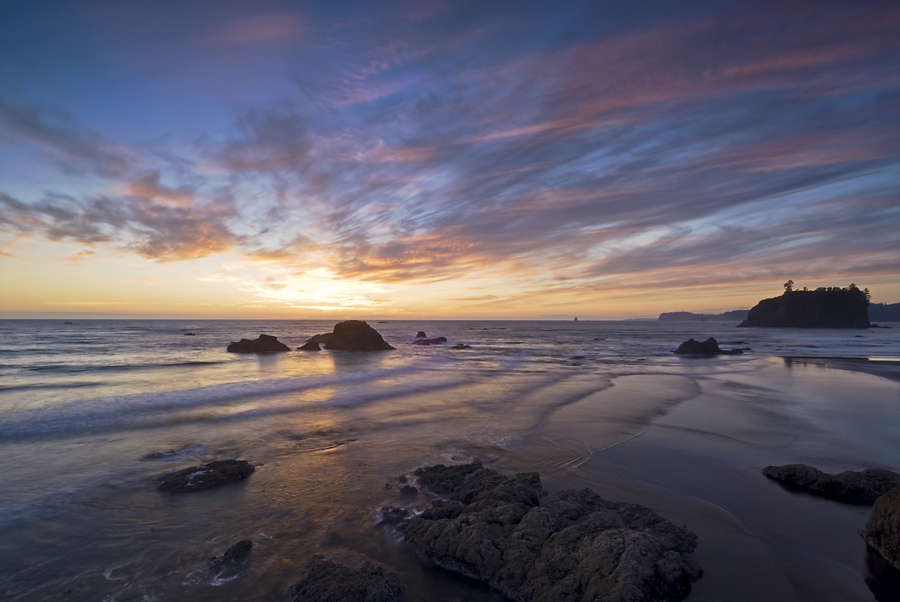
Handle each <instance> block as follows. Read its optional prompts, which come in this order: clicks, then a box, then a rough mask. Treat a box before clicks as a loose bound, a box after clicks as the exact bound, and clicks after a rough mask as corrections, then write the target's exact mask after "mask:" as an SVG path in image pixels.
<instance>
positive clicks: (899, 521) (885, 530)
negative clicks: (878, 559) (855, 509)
mask: <svg viewBox="0 0 900 602" xmlns="http://www.w3.org/2000/svg"><path fill="white" fill-rule="evenodd" d="M862 536H863V539H865V540H866V543H868V544H869V545H870V546H872V547H873V548H874V549H875V550H877V551H878V553H879V554H881V555H882V556H883V557H884V559H885V560H887V561H888V562H890V563H891V564H892V565H894V567H895V568H897V569H900V485H898V486H896V487H894V488H893V489H891V490H890V491H888V492H887V493H885V494H884V495H882V496H881V497H880V498H878V499H877V500H876V501H875V505H874V506H872V514H871V515H869V522H868V523H866V530H865V531H863V532H862Z"/></svg>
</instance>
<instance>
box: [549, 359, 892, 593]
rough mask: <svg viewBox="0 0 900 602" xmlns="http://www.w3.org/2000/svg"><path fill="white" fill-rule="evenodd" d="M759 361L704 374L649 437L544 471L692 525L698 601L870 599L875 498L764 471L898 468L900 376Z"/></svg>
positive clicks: (564, 483)
mask: <svg viewBox="0 0 900 602" xmlns="http://www.w3.org/2000/svg"><path fill="white" fill-rule="evenodd" d="M754 364H755V367H756V368H757V370H755V371H752V372H748V371H734V372H727V373H724V374H723V373H718V374H717V373H714V372H712V371H711V372H710V374H708V375H707V376H698V377H697V378H696V382H697V384H698V385H699V386H700V388H701V389H702V392H701V393H700V394H699V395H695V396H691V397H689V398H687V399H686V400H685V401H683V402H682V403H680V404H678V405H677V406H675V407H673V408H671V411H669V412H668V413H665V414H664V415H661V416H660V417H658V418H656V419H655V420H653V422H652V424H650V425H649V426H648V427H647V428H646V429H645V430H644V431H643V432H642V434H641V435H640V436H638V437H636V438H631V439H627V438H626V439H625V440H623V442H622V443H621V444H619V445H616V446H613V447H610V448H608V449H605V450H603V451H600V452H598V453H595V454H593V455H592V456H590V458H589V459H584V458H582V459H579V460H578V461H577V462H574V463H573V464H574V466H576V467H577V468H571V467H568V466H563V467H561V470H559V471H557V472H555V473H553V472H551V471H550V470H546V471H542V474H545V481H546V482H548V484H550V486H551V487H571V486H573V484H580V485H583V486H589V487H592V488H594V489H596V490H597V491H598V492H600V493H601V495H605V496H608V497H610V498H612V499H627V500H633V501H636V502H639V503H642V504H646V505H649V506H650V507H653V508H654V509H656V510H657V511H659V512H660V513H661V514H663V515H664V516H666V517H667V518H669V519H670V520H673V521H674V522H676V523H677V524H681V523H684V524H686V525H688V527H689V528H691V529H692V530H693V531H694V532H696V533H697V534H698V536H699V538H700V545H699V548H698V551H697V558H698V560H699V561H700V563H701V565H702V566H703V567H704V568H705V569H706V574H705V575H704V577H703V579H701V580H700V582H698V583H697V584H695V586H694V592H693V593H692V596H691V599H692V600H694V599H696V600H723V599H728V600H730V601H733V602H740V601H744V600H746V601H747V602H750V601H758V600H779V601H780V600H805V599H808V596H809V595H813V593H814V594H815V596H816V599H817V600H824V601H834V602H839V601H840V602H844V601H848V600H859V601H863V600H871V599H872V598H871V596H872V593H871V592H870V590H869V588H867V587H866V583H865V582H864V581H863V580H862V579H861V578H860V575H861V574H863V575H864V574H866V571H867V570H868V569H867V568H866V545H865V543H864V542H863V541H862V539H861V538H859V537H858V535H857V531H858V530H859V529H862V528H863V527H864V525H865V522H866V520H867V518H868V512H869V509H868V507H861V506H853V505H848V504H841V503H838V502H833V501H830V500H825V499H821V498H817V497H813V496H810V495H805V494H796V493H791V492H788V491H786V490H784V489H783V488H781V487H779V486H778V485H777V484H775V483H774V482H771V481H769V480H767V479H766V478H765V477H763V476H762V474H761V472H760V471H761V469H762V468H763V467H764V466H766V465H769V464H789V463H798V462H799V463H805V464H809V465H812V466H816V467H818V468H820V469H822V470H825V471H830V472H839V471H841V470H860V469H862V468H868V467H888V468H894V469H896V468H897V467H898V466H900V439H898V434H897V428H896V424H897V421H898V413H900V403H898V393H900V385H898V384H897V383H895V382H891V381H889V380H887V379H882V378H877V377H875V376H872V375H868V374H862V373H852V372H847V371H846V370H831V369H828V368H827V367H825V366H824V365H822V364H815V363H810V364H807V365H804V364H799V363H793V364H791V365H790V367H789V368H786V367H785V364H781V365H779V364H774V363H771V362H755V363H754ZM610 391H611V392H612V391H615V388H613V389H611V390H610ZM567 410H568V408H567V409H566V410H563V411H562V412H560V413H559V416H560V417H564V416H565V415H566V414H567ZM602 414H603V412H599V413H598V415H602ZM571 417H572V418H576V419H578V420H579V421H580V422H581V424H580V425H578V426H575V427H574V428H573V430H572V432H575V433H578V432H582V433H589V432H591V429H590V426H589V425H588V424H587V423H586V422H585V421H584V420H583V419H584V418H585V416H584V414H583V413H580V414H577V415H575V414H572V415H571ZM555 419H556V416H554V418H552V419H551V421H550V427H549V428H548V430H553V429H554V428H555V427H554V426H553V421H554V420H555ZM602 428H605V427H602ZM602 428H601V429H600V430H601V431H602ZM875 581H876V582H877V585H878V587H884V584H883V583H882V581H881V577H879V578H878V579H875ZM896 593H897V592H896V591H895V592H894V595H896ZM884 599H892V598H884Z"/></svg>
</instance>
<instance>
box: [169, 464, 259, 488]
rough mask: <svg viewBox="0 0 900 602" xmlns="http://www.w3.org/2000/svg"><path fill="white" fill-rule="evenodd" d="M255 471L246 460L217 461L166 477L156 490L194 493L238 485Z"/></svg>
mask: <svg viewBox="0 0 900 602" xmlns="http://www.w3.org/2000/svg"><path fill="white" fill-rule="evenodd" d="M255 470H256V468H254V467H253V465H252V464H250V463H249V462H247V461H246V460H216V461H214V462H209V463H208V464H201V465H200V466H191V467H189V468H185V469H184V470H179V471H178V472H174V473H171V474H169V475H166V476H165V477H164V478H163V480H162V481H161V482H160V483H159V485H157V486H156V488H157V489H158V490H159V491H165V492H169V493H193V492H195V491H203V490H205V489H212V488H214V487H219V486H221V485H227V484H228V483H236V482H237V481H240V480H243V479H245V478H247V477H249V476H250V475H251V474H253V471H255Z"/></svg>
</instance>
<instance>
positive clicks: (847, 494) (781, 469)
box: [762, 464, 900, 504]
mask: <svg viewBox="0 0 900 602" xmlns="http://www.w3.org/2000/svg"><path fill="white" fill-rule="evenodd" d="M762 473H763V474H764V475H766V476H767V477H769V478H770V479H775V480H777V481H782V482H784V483H787V484H788V485H790V486H793V487H797V488H799V489H803V490H805V491H809V492H810V493H815V494H817V495H821V496H823V497H828V498H832V499H837V500H842V501H845V502H856V503H861V504H871V503H873V502H874V501H875V500H876V499H878V497H879V496H881V495H883V494H885V493H886V492H888V491H889V490H890V489H891V488H892V487H894V486H895V485H898V484H900V474H897V473H896V472H893V471H891V470H884V469H881V468H868V469H866V470H863V471H861V472H853V471H852V470H845V471H844V472H841V473H838V474H828V473H827V472H822V471H821V470H819V469H817V468H813V467H812V466H806V465H805V464H785V465H784V466H766V467H765V468H763V470H762Z"/></svg>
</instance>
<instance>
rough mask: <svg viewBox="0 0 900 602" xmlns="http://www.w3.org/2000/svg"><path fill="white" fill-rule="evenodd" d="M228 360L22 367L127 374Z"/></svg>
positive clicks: (192, 366)
mask: <svg viewBox="0 0 900 602" xmlns="http://www.w3.org/2000/svg"><path fill="white" fill-rule="evenodd" d="M225 363H227V360H219V361H199V360H198V361H186V362H156V363H145V364H38V365H31V366H20V368H21V369H23V370H26V371H29V372H63V373H66V372H77V373H83V372H127V371H131V370H154V369H160V368H183V367H190V368H194V367H199V366H215V365H217V364H225Z"/></svg>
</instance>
